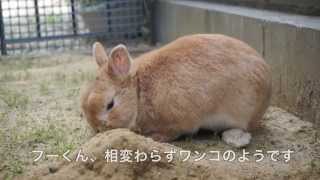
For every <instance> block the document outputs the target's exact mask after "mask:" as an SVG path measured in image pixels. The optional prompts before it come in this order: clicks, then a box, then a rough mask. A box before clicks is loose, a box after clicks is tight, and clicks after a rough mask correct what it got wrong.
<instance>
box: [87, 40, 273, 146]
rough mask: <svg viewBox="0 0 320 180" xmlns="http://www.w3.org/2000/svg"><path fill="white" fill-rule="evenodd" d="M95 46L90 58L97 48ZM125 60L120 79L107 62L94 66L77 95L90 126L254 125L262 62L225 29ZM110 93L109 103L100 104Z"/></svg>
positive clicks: (265, 71)
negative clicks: (93, 77) (91, 79)
mask: <svg viewBox="0 0 320 180" xmlns="http://www.w3.org/2000/svg"><path fill="white" fill-rule="evenodd" d="M97 51H98V52H96V54H98V55H96V57H97V56H98V58H99V56H102V55H103V54H104V52H99V51H101V49H100V48H98V49H97ZM101 54H102V55H101ZM105 58H107V57H105ZM110 58H112V55H110V56H109V60H108V61H110ZM111 60H112V59H111ZM97 62H98V64H99V62H101V61H98V60H97ZM128 62H129V65H130V71H129V72H128V73H127V74H126V76H125V77H124V78H121V79H115V78H112V77H110V75H108V74H110V73H108V71H110V68H108V66H109V65H108V64H109V63H108V62H106V63H105V64H103V65H102V66H100V69H99V73H98V80H96V82H94V85H93V86H91V87H90V88H89V90H88V91H87V93H84V95H83V98H82V108H83V111H84V112H85V115H86V117H87V119H88V121H89V123H90V124H91V126H92V127H94V128H95V129H101V130H103V129H105V128H120V127H121V128H130V129H132V130H134V131H136V132H139V133H141V134H144V135H147V136H151V137H153V138H154V139H156V140H159V141H170V140H173V139H175V138H177V137H178V136H180V135H181V134H185V133H194V132H196V131H197V130H198V129H200V128H204V129H212V130H216V129H218V130H220V129H221V130H224V129H230V128H239V129H243V130H248V129H249V128H251V129H252V128H255V127H258V126H259V120H260V119H261V117H262V115H263V114H264V112H265V110H266V108H267V106H268V105H269V99H270V94H271V74H270V68H269V66H268V65H267V64H266V63H265V62H264V60H263V58H262V57H261V56H260V55H259V54H258V53H257V52H256V51H255V50H254V49H252V48H251V47H249V46H248V45H247V44H245V43H243V42H241V41H239V40H236V39H233V38H230V37H227V36H223V35H209V34H199V35H190V36H185V37H182V38H179V39H177V40H176V41H173V42H172V43H170V44H168V45H166V46H164V47H162V48H160V49H158V50H154V51H152V52H149V53H146V54H144V55H142V56H140V57H138V58H136V59H135V60H132V63H131V61H128ZM122 77H123V76H122ZM112 99H114V101H115V106H114V107H113V109H111V110H110V111H106V110H105V107H106V104H107V103H108V102H110V101H111V100H112Z"/></svg>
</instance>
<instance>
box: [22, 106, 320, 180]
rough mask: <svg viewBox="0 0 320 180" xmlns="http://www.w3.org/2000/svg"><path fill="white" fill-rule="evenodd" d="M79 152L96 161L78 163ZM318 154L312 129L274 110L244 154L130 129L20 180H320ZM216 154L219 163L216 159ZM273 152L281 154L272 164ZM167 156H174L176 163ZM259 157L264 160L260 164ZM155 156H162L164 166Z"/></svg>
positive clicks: (213, 143)
mask: <svg viewBox="0 0 320 180" xmlns="http://www.w3.org/2000/svg"><path fill="white" fill-rule="evenodd" d="M79 150H81V152H82V153H83V154H85V155H86V156H88V157H89V158H92V161H91V160H90V159H89V160H87V162H82V161H78V162H76V160H75V159H76V156H77V154H78V153H79ZM111 150H118V152H119V153H118V156H117V157H118V161H117V162H110V159H109V161H108V160H107V158H106V152H107V151H111ZM123 150H129V151H130V152H132V156H131V158H130V159H131V160H132V162H120V157H119V156H120V151H123ZM288 150H291V151H293V152H292V153H290V158H289V159H288V156H286V158H287V159H286V158H285V156H284V154H283V152H285V151H288ZM319 150H320V143H319V139H317V131H316V129H315V128H314V127H313V126H312V124H311V123H309V122H306V121H302V120H300V119H299V118H297V117H296V116H294V115H292V114H290V113H287V112H285V111H283V110H282V109H279V108H275V107H270V108H269V109H268V111H267V113H266V114H265V116H264V124H263V128H262V129H261V130H259V131H258V132H255V133H254V134H253V140H252V142H251V144H250V145H249V146H247V147H246V148H244V149H237V148H232V147H230V146H228V145H226V144H224V143H223V142H222V141H221V140H220V138H219V137H218V136H217V135H214V134H209V135H208V134H207V135H197V136H195V137H191V138H190V139H189V140H183V141H181V140H180V141H175V142H173V143H172V144H168V143H159V142H155V141H153V140H152V139H151V138H146V137H143V136H140V135H137V134H135V133H133V132H130V131H129V130H126V129H114V130H110V131H107V132H104V133H100V134H97V135H96V136H94V137H93V138H91V139H90V140H89V141H88V142H86V143H85V144H83V145H82V146H81V147H79V148H78V149H77V150H76V151H74V152H73V153H72V154H70V155H69V158H70V159H71V160H72V161H71V162H68V161H60V162H57V163H51V164H45V165H42V166H41V167H40V168H39V167H38V168H35V169H34V170H32V171H30V172H29V173H27V174H25V175H24V176H23V177H17V179H48V180H50V179H59V180H67V179H68V180H72V179H77V180H80V179H96V180H99V179H164V180H169V179H319V177H320V159H319V155H320V151H319ZM170 151H171V152H175V153H170ZM188 151H190V152H191V155H190V157H189V158H188V157H187V155H188V153H187V152H188ZM217 151H219V152H220V157H219V159H220V160H217V159H218V157H217V153H213V152H217ZM231 151H233V152H235V158H234V160H232V158H233V157H228V159H227V155H226V154H225V153H226V152H231ZM272 151H275V152H277V151H278V152H279V154H275V156H274V157H273V159H272V158H271V152H272ZM136 152H145V153H147V154H148V157H147V159H146V160H145V161H143V162H137V160H136V159H135V158H134V157H135V153H136ZM152 152H153V156H151V153H152ZM182 152H184V153H182ZM244 152H246V153H249V154H248V155H246V157H247V158H248V159H241V157H242V156H243V154H244ZM168 154H173V157H172V161H170V155H168ZM203 154H204V155H205V156H204V157H203V158H202V159H200V158H201V157H200V156H203ZM224 154H225V155H224ZM231 154H232V153H231ZM258 154H260V155H258ZM261 154H263V156H264V158H263V159H262V160H261V161H260V159H261V157H262V156H261ZM156 155H160V156H161V160H160V161H158V160H159V157H157V158H156ZM258 156H259V157H258ZM141 160H142V159H141ZM156 160H157V162H154V161H156ZM231 160H232V161H231ZM286 160H287V162H286ZM256 161H259V162H256Z"/></svg>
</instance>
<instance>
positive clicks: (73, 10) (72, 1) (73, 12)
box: [70, 0, 78, 35]
mask: <svg viewBox="0 0 320 180" xmlns="http://www.w3.org/2000/svg"><path fill="white" fill-rule="evenodd" d="M70 1H71V16H72V27H73V34H74V35H77V34H78V30H77V19H76V11H75V7H74V6H75V3H74V0H70Z"/></svg>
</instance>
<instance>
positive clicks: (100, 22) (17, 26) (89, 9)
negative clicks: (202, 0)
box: [0, 0, 145, 55]
mask: <svg viewBox="0 0 320 180" xmlns="http://www.w3.org/2000/svg"><path fill="white" fill-rule="evenodd" d="M0 9H1V13H0V43H1V54H2V55H6V54H17V53H24V52H30V51H35V50H43V49H46V50H47V49H66V48H67V49H76V48H83V47H85V46H86V45H87V44H88V42H89V41H91V40H94V39H100V40H106V41H108V43H110V42H113V43H115V42H124V41H126V42H127V41H137V40H140V39H141V37H142V28H143V26H144V19H145V17H144V5H143V0H104V1H102V0H100V1H99V0H91V1H90V0H1V3H0Z"/></svg>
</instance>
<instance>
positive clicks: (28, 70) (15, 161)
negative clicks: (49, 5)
mask: <svg viewBox="0 0 320 180" xmlns="http://www.w3.org/2000/svg"><path fill="white" fill-rule="evenodd" d="M90 60H91V58H90V57H89V56H82V55H81V56H80V55H75V54H65V55H59V56H55V57H47V56H44V57H38V58H33V57H25V58H21V57H20V58H16V59H12V58H10V59H6V60H2V61H0V126H1V129H0V179H12V178H13V177H14V176H16V175H19V174H21V173H23V172H25V171H26V167H29V166H30V165H38V164H39V163H37V164H35V163H34V162H33V159H34V156H35V155H36V154H33V153H32V151H33V150H42V151H45V153H48V154H59V155H61V154H63V152H65V151H67V150H73V149H74V148H75V147H76V146H77V145H79V144H82V143H83V142H84V141H86V140H87V139H88V138H89V137H90V136H91V135H92V133H91V131H90V128H88V127H87V123H86V122H85V120H84V119H83V118H81V114H80V108H79V93H80V89H81V86H82V85H83V84H84V82H85V81H87V80H89V79H92V78H93V77H94V71H95V64H94V63H93V62H91V61H90ZM51 160H52V159H48V161H51ZM40 163H41V162H40Z"/></svg>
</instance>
